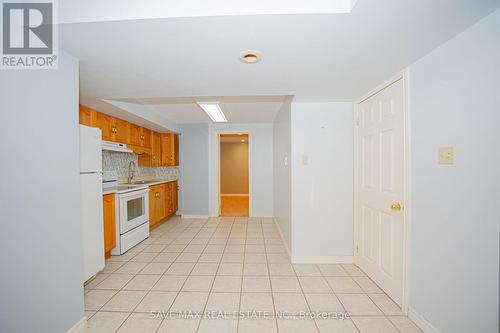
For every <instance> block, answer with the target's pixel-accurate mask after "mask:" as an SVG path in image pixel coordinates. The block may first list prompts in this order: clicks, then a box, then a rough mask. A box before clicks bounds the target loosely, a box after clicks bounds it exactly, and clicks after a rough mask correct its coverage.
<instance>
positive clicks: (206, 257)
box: [198, 253, 222, 263]
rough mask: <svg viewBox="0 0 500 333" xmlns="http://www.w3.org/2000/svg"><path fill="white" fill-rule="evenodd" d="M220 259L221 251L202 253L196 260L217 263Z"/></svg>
mask: <svg viewBox="0 0 500 333" xmlns="http://www.w3.org/2000/svg"><path fill="white" fill-rule="evenodd" d="M221 260H222V253H203V254H202V255H201V256H200V258H199V259H198V262H207V263H219V262H220V261H221Z"/></svg>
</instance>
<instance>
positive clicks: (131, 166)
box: [127, 161, 135, 184]
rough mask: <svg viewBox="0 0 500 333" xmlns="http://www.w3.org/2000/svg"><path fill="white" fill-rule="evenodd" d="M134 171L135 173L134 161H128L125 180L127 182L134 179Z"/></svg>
mask: <svg viewBox="0 0 500 333" xmlns="http://www.w3.org/2000/svg"><path fill="white" fill-rule="evenodd" d="M134 173H135V162H134V161H130V163H129V164H128V179H127V182H128V183H129V184H131V183H132V180H133V179H134Z"/></svg>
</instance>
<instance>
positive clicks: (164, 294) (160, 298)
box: [134, 291, 177, 312]
mask: <svg viewBox="0 0 500 333" xmlns="http://www.w3.org/2000/svg"><path fill="white" fill-rule="evenodd" d="M176 295H177V292H168V291H151V292H149V293H148V294H147V295H146V296H145V297H144V298H143V299H142V301H141V303H139V305H138V306H137V307H136V308H135V310H134V312H151V311H154V312H157V311H168V309H169V308H170V306H171V305H172V302H173V301H174V299H175V297H176Z"/></svg>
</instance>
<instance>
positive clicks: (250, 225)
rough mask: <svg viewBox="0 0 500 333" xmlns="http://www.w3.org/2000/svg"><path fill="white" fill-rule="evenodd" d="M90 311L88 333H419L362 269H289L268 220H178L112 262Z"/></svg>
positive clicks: (88, 303)
mask: <svg viewBox="0 0 500 333" xmlns="http://www.w3.org/2000/svg"><path fill="white" fill-rule="evenodd" d="M85 310H86V315H87V316H88V318H89V331H90V332H116V331H119V332H176V333H187V332H191V333H195V332H198V333H204V332H214V333H215V332H217V333H223V332H240V333H243V332H259V333H265V332H281V333H288V332H301V333H308V332H320V333H327V332H345V333H348V332H352V333H356V332H361V333H365V332H366V333H370V332H383V333H398V332H400V333H415V332H421V331H420V330H419V329H418V328H417V327H416V326H415V325H414V324H413V323H412V322H411V321H410V320H409V319H408V318H407V317H406V316H404V315H403V314H402V313H401V311H400V309H399V308H398V307H397V306H396V304H394V303H393V302H392V301H391V300H390V299H389V298H388V297H387V296H386V295H385V294H384V293H383V292H382V291H381V290H380V289H379V288H378V287H377V286H376V285H375V284H374V283H373V282H372V281H371V280H370V279H369V278H367V277H366V276H365V274H364V273H363V272H362V271H361V270H360V269H358V268H357V267H356V266H354V265H351V264H318V265H315V264H294V265H292V264H291V263H290V261H289V257H288V255H287V253H286V249H285V247H284V245H283V243H282V241H281V239H280V235H279V232H278V229H277V227H276V225H275V224H274V222H273V220H272V219H268V218H263V219H259V218H213V219H209V220H194V219H191V220H188V219H184V220H181V219H180V218H178V217H175V218H173V219H172V220H171V221H169V222H168V223H165V224H163V225H161V226H160V227H158V228H157V229H155V230H154V231H152V233H151V237H150V238H148V239H146V240H145V241H143V242H142V243H141V244H139V245H137V246H136V247H135V248H133V249H131V250H130V251H129V252H127V253H126V254H125V255H122V256H112V257H111V258H110V259H109V260H108V261H107V263H106V268H105V269H104V271H103V272H101V273H99V274H98V275H97V277H96V279H95V280H94V281H92V282H91V283H90V284H88V285H87V286H86V287H85ZM158 311H160V312H161V316H155V315H154V314H155V313H157V312H158ZM186 311H193V312H194V313H203V312H204V313H205V314H207V315H205V316H201V319H200V318H199V317H196V316H195V315H193V313H191V315H192V316H191V317H190V318H185V317H186V316H185V315H186ZM212 311H213V312H212ZM233 311H236V312H238V311H239V314H240V316H239V318H238V316H233ZM214 312H215V313H216V315H217V314H220V312H224V313H225V316H224V318H220V317H219V318H214V316H216V315H214ZM273 313H275V314H276V316H273ZM347 313H348V314H349V315H350V318H351V319H349V318H346V319H334V317H335V316H346V314H347ZM208 314H211V315H212V318H208ZM312 316H322V317H323V318H327V319H322V318H314V319H313V318H311V317H312ZM249 317H250V318H249Z"/></svg>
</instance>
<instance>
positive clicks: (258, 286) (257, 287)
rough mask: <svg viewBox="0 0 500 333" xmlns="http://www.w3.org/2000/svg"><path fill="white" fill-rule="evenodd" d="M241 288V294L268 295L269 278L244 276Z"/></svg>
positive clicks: (269, 287) (269, 288)
mask: <svg viewBox="0 0 500 333" xmlns="http://www.w3.org/2000/svg"><path fill="white" fill-rule="evenodd" d="M241 288H242V291H243V292H250V293H255V292H260V293H266V292H267V293H268V292H270V291H271V285H270V283H269V277H267V276H244V277H243V284H242V287H241Z"/></svg>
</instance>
